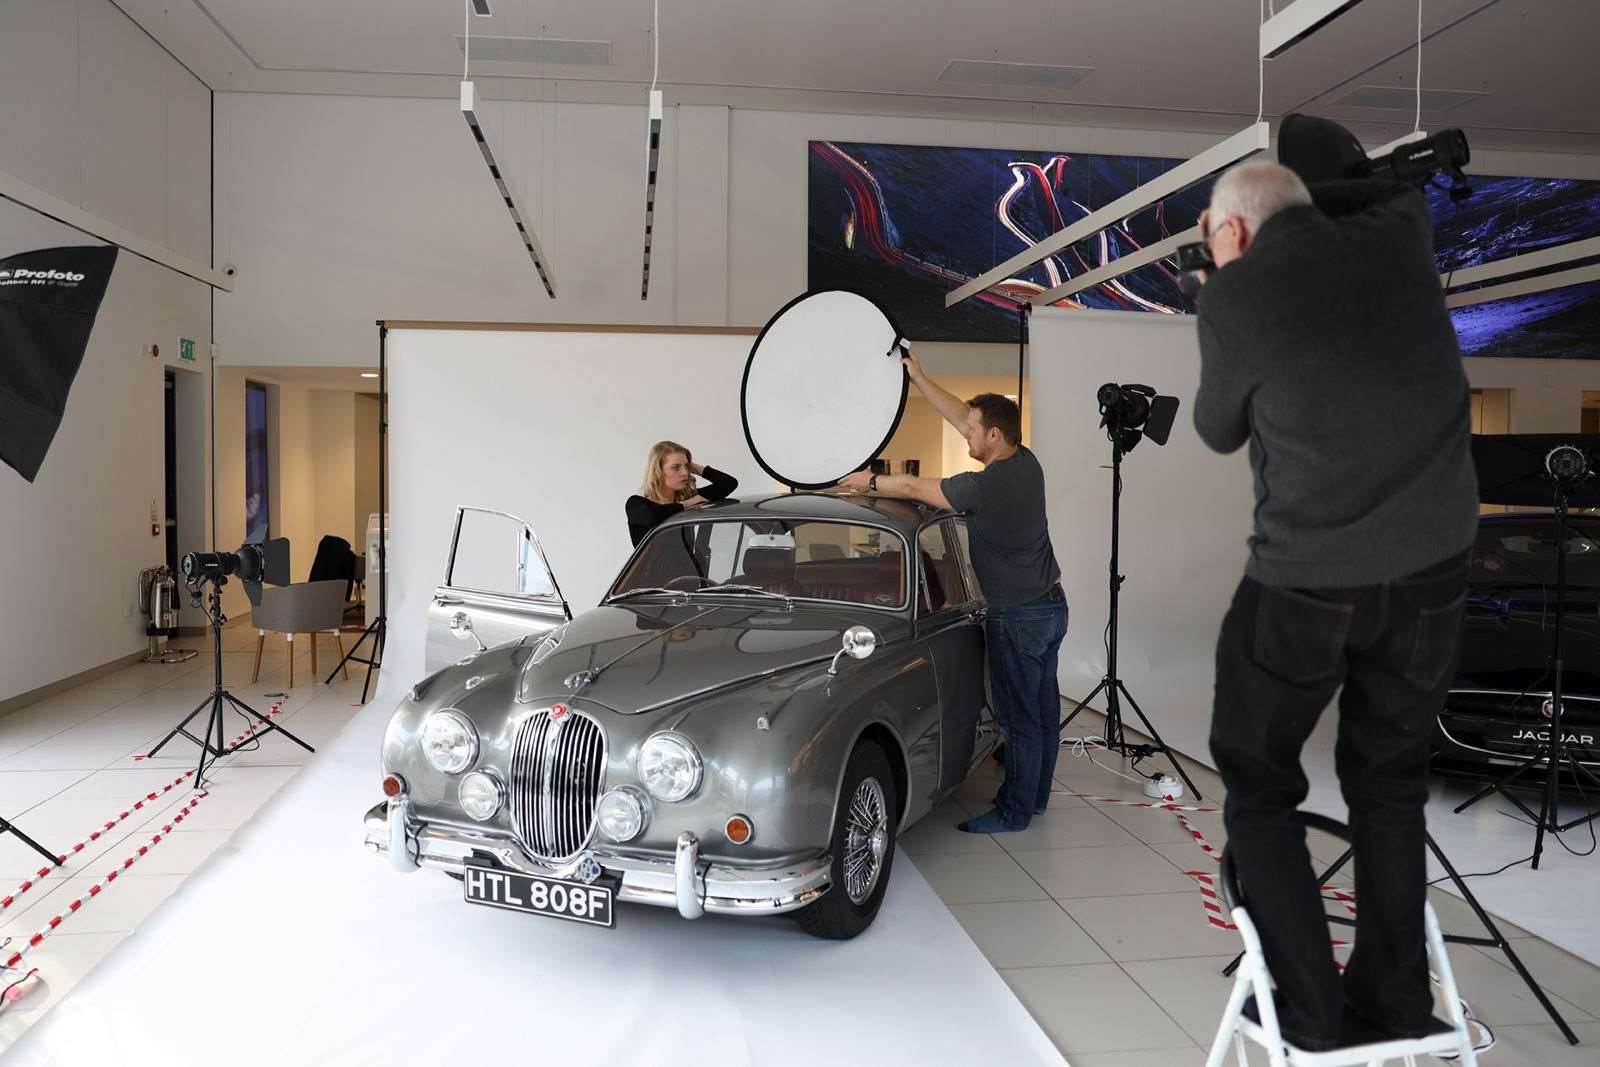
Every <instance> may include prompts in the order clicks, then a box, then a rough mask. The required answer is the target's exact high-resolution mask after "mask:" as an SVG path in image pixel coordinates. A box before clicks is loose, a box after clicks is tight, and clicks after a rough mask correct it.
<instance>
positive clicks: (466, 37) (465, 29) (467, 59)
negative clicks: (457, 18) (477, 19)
mask: <svg viewBox="0 0 1600 1067" xmlns="http://www.w3.org/2000/svg"><path fill="white" fill-rule="evenodd" d="M461 16H462V27H461V80H462V81H466V80H467V71H468V70H470V69H471V68H472V0H462V2H461Z"/></svg>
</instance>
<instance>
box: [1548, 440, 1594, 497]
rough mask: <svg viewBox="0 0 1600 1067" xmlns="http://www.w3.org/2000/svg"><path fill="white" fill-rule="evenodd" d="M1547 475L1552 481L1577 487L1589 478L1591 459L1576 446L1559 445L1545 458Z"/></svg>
mask: <svg viewBox="0 0 1600 1067" xmlns="http://www.w3.org/2000/svg"><path fill="white" fill-rule="evenodd" d="M1544 469H1545V473H1546V474H1548V475H1549V476H1550V479H1551V481H1554V482H1556V483H1558V484H1560V485H1565V486H1574V487H1575V486H1577V485H1579V484H1580V483H1582V482H1583V481H1585V480H1586V479H1588V478H1589V476H1590V474H1591V473H1592V472H1591V471H1590V469H1589V457H1588V456H1586V455H1585V454H1584V452H1583V449H1581V448H1579V447H1578V446H1576V445H1557V446H1556V447H1555V448H1552V449H1551V450H1550V451H1549V452H1548V453H1547V454H1546V455H1545V457H1544Z"/></svg>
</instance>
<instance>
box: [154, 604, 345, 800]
mask: <svg viewBox="0 0 1600 1067" xmlns="http://www.w3.org/2000/svg"><path fill="white" fill-rule="evenodd" d="M196 603H198V594H197V595H196ZM210 607H211V649H212V656H213V670H214V672H215V674H214V677H215V679H216V681H215V684H214V685H213V686H212V689H211V693H210V695H209V696H207V697H206V698H205V699H204V700H202V701H201V702H200V703H198V704H196V705H195V709H194V710H193V711H191V712H190V713H189V714H187V715H185V716H184V717H183V721H182V722H180V723H178V725H176V726H174V727H173V728H172V729H171V730H170V731H169V732H168V733H167V736H165V737H163V738H162V739H161V740H160V741H158V742H156V746H155V747H154V748H152V749H151V750H150V751H149V752H147V753H145V757H146V758H147V759H148V758H150V757H152V756H154V755H155V754H156V753H157V752H160V751H161V750H162V749H163V748H165V747H166V746H167V742H168V741H171V740H172V739H173V738H174V737H177V736H178V735H179V734H182V735H183V736H184V737H187V738H188V739H189V740H191V741H193V742H194V743H195V744H197V745H199V746H200V763H199V765H198V766H196V767H195V771H194V785H195V788H196V789H198V788H200V787H201V786H203V785H204V784H205V778H206V765H207V764H208V763H213V762H215V761H216V760H217V759H219V758H221V757H223V756H226V755H229V754H231V753H234V752H237V751H238V750H239V746H237V745H235V746H231V747H230V746H229V745H228V743H227V740H226V739H225V736H224V734H223V729H224V727H223V717H224V716H223V712H224V710H225V709H226V707H227V706H228V705H230V704H231V705H233V707H234V708H236V709H237V710H238V711H240V712H241V713H243V714H244V715H245V716H247V717H248V718H251V719H254V720H255V722H254V723H252V724H251V726H252V728H254V727H256V726H260V727H263V729H262V731H261V733H258V734H254V735H252V736H251V738H250V740H251V741H255V740H257V739H259V738H260V737H261V736H263V735H264V734H269V733H274V732H276V733H280V734H282V735H283V736H284V737H287V738H288V739H289V740H291V741H293V742H294V743H295V744H297V745H299V746H300V747H301V748H303V749H305V750H306V751H307V752H315V751H316V749H314V748H312V747H311V746H310V745H308V744H306V743H305V742H304V741H302V740H300V739H299V738H298V737H296V736H295V735H294V734H292V733H290V732H289V731H288V730H285V729H284V728H283V727H282V726H279V725H278V724H277V723H275V722H273V721H272V720H271V719H268V718H267V717H266V716H265V715H263V714H261V713H260V712H259V711H257V710H256V709H255V708H252V707H251V706H250V705H249V704H246V703H245V702H244V701H242V700H240V699H239V698H238V697H236V696H234V695H233V694H232V693H230V692H228V690H227V688H226V687H225V686H224V685H223V684H222V625H223V623H225V622H226V621H227V620H226V619H225V618H223V615H222V585H221V582H218V583H217V584H215V585H213V586H212V587H211V605H210ZM207 708H210V709H211V715H210V717H209V718H208V719H207V720H206V732H205V733H204V734H203V735H202V736H200V737H196V736H195V735H194V734H192V733H190V732H189V723H190V722H192V721H194V718H195V716H197V715H199V714H200V713H201V712H202V711H205V710H206V709H207Z"/></svg>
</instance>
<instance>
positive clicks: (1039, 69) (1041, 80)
mask: <svg viewBox="0 0 1600 1067" xmlns="http://www.w3.org/2000/svg"><path fill="white" fill-rule="evenodd" d="M1093 70H1094V68H1093V67H1052V66H1049V65H1047V64H1044V63H1001V62H997V61H994V60H988V59H955V60H951V61H950V65H949V66H947V67H945V68H944V73H943V74H940V75H939V81H942V82H954V83H956V84H958V85H1003V86H1006V87H1007V88H1015V89H1021V88H1027V89H1070V88H1072V87H1073V86H1074V85H1077V84H1078V83H1079V82H1081V81H1083V79H1084V78H1086V77H1088V75H1089V73H1090V72H1091V71H1093Z"/></svg>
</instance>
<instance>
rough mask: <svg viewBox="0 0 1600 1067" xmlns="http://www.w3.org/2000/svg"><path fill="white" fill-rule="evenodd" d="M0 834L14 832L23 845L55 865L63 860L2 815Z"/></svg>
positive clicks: (60, 863)
mask: <svg viewBox="0 0 1600 1067" xmlns="http://www.w3.org/2000/svg"><path fill="white" fill-rule="evenodd" d="M0 834H16V835H17V838H18V839H19V840H21V842H22V843H23V844H24V845H27V846H28V847H29V848H31V849H33V850H34V851H35V852H37V853H38V854H39V855H41V856H43V857H44V858H45V859H47V860H49V861H50V862H51V863H53V864H55V865H56V866H57V867H59V866H61V865H62V862H63V861H62V858H61V857H60V856H57V855H56V854H55V853H54V852H51V851H50V850H49V849H47V848H45V847H44V846H43V845H41V844H39V842H37V841H35V840H34V839H33V838H31V837H29V836H28V835H27V834H25V833H23V832H22V830H21V829H20V828H18V826H17V824H16V823H14V822H12V821H11V820H10V819H7V818H4V817H3V816H0Z"/></svg>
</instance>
